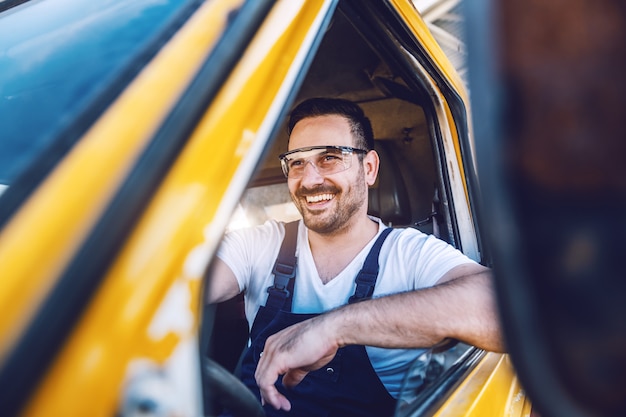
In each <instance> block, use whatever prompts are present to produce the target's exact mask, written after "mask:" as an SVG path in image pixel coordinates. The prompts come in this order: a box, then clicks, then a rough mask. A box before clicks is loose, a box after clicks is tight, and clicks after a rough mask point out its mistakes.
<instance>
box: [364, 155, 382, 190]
mask: <svg viewBox="0 0 626 417" xmlns="http://www.w3.org/2000/svg"><path fill="white" fill-rule="evenodd" d="M379 165H380V158H379V157H378V153H377V152H376V151H375V150H371V151H369V152H368V153H367V154H366V155H365V156H364V157H363V170H364V172H365V182H366V183H367V185H368V186H370V187H371V186H372V185H374V183H375V182H376V177H377V176H378V166H379Z"/></svg>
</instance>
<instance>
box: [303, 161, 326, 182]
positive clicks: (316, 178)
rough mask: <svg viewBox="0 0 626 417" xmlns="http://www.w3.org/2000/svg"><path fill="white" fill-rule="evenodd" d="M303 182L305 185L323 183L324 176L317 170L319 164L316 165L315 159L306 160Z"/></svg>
mask: <svg viewBox="0 0 626 417" xmlns="http://www.w3.org/2000/svg"><path fill="white" fill-rule="evenodd" d="M301 182H302V185H304V186H306V185H308V184H321V183H322V182H324V177H323V176H322V175H320V173H319V172H318V171H317V166H315V163H314V162H313V161H306V162H305V163H304V169H303V171H302V181H301Z"/></svg>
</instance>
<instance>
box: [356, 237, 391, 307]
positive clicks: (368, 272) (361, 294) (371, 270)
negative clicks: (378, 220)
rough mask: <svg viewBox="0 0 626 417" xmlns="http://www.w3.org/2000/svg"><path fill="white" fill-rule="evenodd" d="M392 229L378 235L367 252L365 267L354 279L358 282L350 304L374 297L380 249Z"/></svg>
mask: <svg viewBox="0 0 626 417" xmlns="http://www.w3.org/2000/svg"><path fill="white" fill-rule="evenodd" d="M392 230H393V229H392V228H391V227H388V228H386V229H385V230H383V231H382V232H381V234H380V235H379V236H378V239H376V242H374V246H372V249H370V253H368V254H367V258H365V262H364V263H363V268H362V269H361V270H360V271H359V274H358V275H357V276H356V279H355V280H354V282H356V289H355V290H354V295H352V296H351V297H350V299H349V300H348V303H349V304H352V303H356V302H357V301H363V300H368V299H370V298H372V294H374V286H375V285H376V279H377V278H378V269H379V264H378V256H379V254H380V249H381V248H382V246H383V242H384V241H385V239H387V236H389V233H391V231H392Z"/></svg>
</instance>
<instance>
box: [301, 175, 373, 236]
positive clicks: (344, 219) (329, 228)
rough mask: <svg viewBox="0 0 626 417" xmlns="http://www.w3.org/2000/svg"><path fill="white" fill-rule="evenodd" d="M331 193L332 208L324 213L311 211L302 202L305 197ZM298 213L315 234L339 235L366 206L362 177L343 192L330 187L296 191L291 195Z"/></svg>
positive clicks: (364, 185) (365, 192)
mask: <svg viewBox="0 0 626 417" xmlns="http://www.w3.org/2000/svg"><path fill="white" fill-rule="evenodd" d="M325 192H332V193H333V194H334V195H335V197H334V200H333V202H332V203H333V208H331V209H325V210H324V212H319V213H316V211H315V210H313V211H311V210H309V208H308V207H307V206H306V203H305V202H303V201H302V199H303V198H305V196H306V195H311V194H317V193H325ZM292 199H293V201H294V203H295V204H296V207H297V209H298V211H300V214H301V215H302V219H303V221H304V224H305V226H306V227H307V228H308V229H309V230H312V231H313V232H315V233H318V234H323V235H333V234H337V233H340V232H341V231H342V230H344V229H345V228H347V227H349V226H350V224H351V219H352V217H353V216H355V215H356V214H357V213H358V212H359V211H360V210H361V208H362V207H363V205H364V204H367V185H366V184H365V180H364V179H363V177H362V176H359V177H358V178H357V179H356V180H355V181H353V182H352V183H351V184H349V185H348V187H347V188H346V189H345V191H341V190H339V189H337V188H336V187H332V186H330V187H329V186H324V185H322V186H320V187H317V188H314V189H308V190H303V189H300V190H298V191H296V195H295V196H294V195H292Z"/></svg>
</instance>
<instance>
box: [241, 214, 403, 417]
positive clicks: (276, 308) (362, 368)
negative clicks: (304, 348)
mask: <svg viewBox="0 0 626 417" xmlns="http://www.w3.org/2000/svg"><path fill="white" fill-rule="evenodd" d="M293 224H295V226H293ZM286 226H287V227H289V228H291V229H292V231H291V232H289V230H287V231H286V236H285V240H284V241H283V247H285V246H289V245H290V244H291V245H293V248H292V249H291V250H290V251H289V250H283V247H281V254H282V253H284V252H291V254H292V255H291V256H292V259H291V260H288V261H286V262H281V255H280V254H279V256H278V259H277V262H276V266H275V267H274V276H275V279H274V286H273V287H270V288H269V289H268V292H269V296H268V299H267V302H266V304H265V306H261V307H260V308H259V312H258V313H257V315H256V317H255V319H254V323H253V325H252V330H251V332H250V338H251V341H252V342H251V345H250V348H249V349H248V351H247V353H246V354H245V356H244V358H243V362H242V367H241V379H242V381H243V383H244V384H245V385H246V386H248V388H250V389H251V390H252V392H253V393H254V394H255V395H256V396H257V398H260V394H259V389H258V387H257V385H256V381H255V379H254V372H255V370H256V367H257V364H258V361H259V357H260V354H261V352H262V351H263V347H264V346H265V340H266V339H267V338H268V337H269V336H270V335H272V334H274V333H277V332H278V331H280V330H282V329H284V328H286V327H288V326H290V325H292V324H295V323H298V322H301V321H304V320H306V319H308V318H311V317H314V316H316V315H317V314H296V313H292V312H291V294H293V282H294V281H295V279H294V277H295V263H296V259H295V255H293V254H295V240H296V237H295V235H297V222H294V223H291V224H287V225H286ZM390 231H391V228H388V229H385V230H384V231H383V232H382V233H381V235H380V236H379V237H378V239H377V240H376V242H375V243H374V246H373V247H372V249H371V250H370V252H369V254H368V255H367V258H366V260H365V262H364V264H363V268H362V270H361V271H360V272H359V274H358V275H357V278H356V280H355V282H356V283H357V287H356V290H355V293H354V295H353V296H352V297H350V301H349V302H350V303H353V302H357V301H360V300H365V299H369V298H371V296H372V293H373V292H374V285H375V283H376V279H377V277H378V254H379V252H380V248H381V246H382V244H383V242H384V240H385V238H386V237H387V235H388V234H389V232H390ZM290 233H291V235H292V236H291V243H286V242H287V241H288V240H289V236H288V235H289V234H290ZM283 259H284V255H283ZM276 387H277V389H278V390H279V391H280V392H281V393H282V394H283V395H285V396H286V397H287V398H288V399H289V401H290V402H291V411H289V412H286V411H282V410H280V411H278V410H275V409H274V408H273V407H272V406H271V405H267V404H266V405H265V407H264V408H265V412H266V414H267V416H293V417H307V416H311V417H325V416H328V417H331V416H332V417H350V416H355V417H356V416H359V417H362V416H371V417H385V416H391V415H392V414H393V412H394V407H395V403H396V400H395V399H394V398H393V397H392V396H391V395H390V394H389V393H388V392H387V390H386V388H385V387H384V385H383V384H382V382H381V381H380V379H379V378H378V376H377V375H376V372H375V371H374V368H373V367H372V364H371V363H370V360H369V357H368V356H367V352H366V351H365V346H361V345H351V346H346V347H343V348H341V349H339V350H338V351H337V354H336V356H335V357H334V358H333V360H332V361H331V362H330V363H328V364H327V365H325V366H323V367H322V368H321V369H319V370H317V371H314V372H310V373H309V374H308V375H307V376H306V377H305V378H304V380H303V381H302V382H301V383H300V384H298V385H297V386H295V387H294V388H292V389H287V388H285V387H284V386H283V385H282V382H281V379H279V381H278V382H277V383H276Z"/></svg>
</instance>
